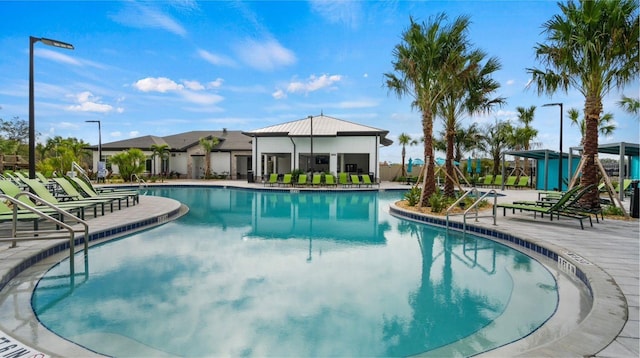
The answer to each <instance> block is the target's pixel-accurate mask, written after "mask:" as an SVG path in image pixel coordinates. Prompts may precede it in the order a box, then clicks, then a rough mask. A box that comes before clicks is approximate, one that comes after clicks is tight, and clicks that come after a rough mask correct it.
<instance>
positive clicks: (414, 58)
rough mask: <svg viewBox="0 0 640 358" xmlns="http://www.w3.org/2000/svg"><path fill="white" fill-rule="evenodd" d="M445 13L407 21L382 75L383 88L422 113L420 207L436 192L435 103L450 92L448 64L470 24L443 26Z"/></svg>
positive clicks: (460, 22) (465, 20)
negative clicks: (388, 68) (424, 168)
mask: <svg viewBox="0 0 640 358" xmlns="http://www.w3.org/2000/svg"><path fill="white" fill-rule="evenodd" d="M446 18H447V17H446V15H445V14H438V15H437V16H435V17H433V18H431V19H430V21H429V22H428V23H423V24H422V25H421V24H418V23H416V22H415V21H414V20H413V18H411V19H410V21H411V24H410V26H409V28H408V29H407V30H406V31H405V32H404V33H403V34H402V42H401V43H400V44H398V45H396V46H395V47H394V50H393V56H394V58H395V59H394V61H393V62H392V64H393V70H394V73H385V78H386V86H387V88H389V90H390V91H392V92H394V93H395V94H396V95H397V96H398V97H403V96H409V97H411V98H412V102H411V106H412V107H413V108H417V109H418V110H420V112H421V117H422V118H421V122H422V123H421V124H422V132H423V137H424V157H425V159H427V158H428V160H427V162H426V163H425V165H426V166H427V172H426V175H425V177H424V182H423V185H422V194H421V198H420V205H421V206H428V205H429V202H428V199H429V197H430V196H431V195H432V194H433V193H435V191H436V182H435V175H434V161H433V117H434V114H435V112H436V108H437V105H438V103H440V102H441V101H442V100H443V99H444V96H445V94H446V93H447V92H448V91H449V88H450V87H451V86H450V72H449V71H448V68H447V62H448V61H450V55H452V54H454V53H456V51H452V50H455V49H454V48H453V46H454V45H456V44H459V43H461V42H462V41H461V40H460V39H461V38H464V36H465V32H466V31H467V27H468V24H469V19H468V18H467V17H463V16H461V17H458V18H457V19H456V20H455V21H454V22H453V23H452V24H451V25H449V26H446V25H445V24H444V21H445V20H446Z"/></svg>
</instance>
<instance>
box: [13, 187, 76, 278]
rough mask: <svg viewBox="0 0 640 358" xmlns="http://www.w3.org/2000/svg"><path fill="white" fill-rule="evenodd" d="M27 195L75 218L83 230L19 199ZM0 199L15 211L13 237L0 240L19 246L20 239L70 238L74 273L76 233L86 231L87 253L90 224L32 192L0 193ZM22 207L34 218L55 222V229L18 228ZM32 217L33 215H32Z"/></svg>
mask: <svg viewBox="0 0 640 358" xmlns="http://www.w3.org/2000/svg"><path fill="white" fill-rule="evenodd" d="M23 195H26V196H27V197H29V198H31V199H32V200H35V201H37V202H39V203H41V204H42V205H44V206H47V207H48V208H51V209H53V211H54V212H55V213H56V214H58V215H60V216H61V218H62V217H66V218H69V219H71V220H73V221H74V222H75V223H78V224H81V225H82V226H83V228H82V229H81V230H79V229H78V228H74V227H73V226H71V225H69V224H68V223H65V222H63V221H62V220H58V219H56V218H54V217H53V216H51V215H48V214H46V213H44V212H42V211H41V210H39V209H37V208H35V207H33V206H30V205H27V204H26V203H24V202H22V201H20V200H19V197H20V196H23ZM0 200H2V201H4V202H8V203H11V206H12V211H13V218H12V220H11V222H12V225H11V237H9V238H3V237H0V242H11V247H12V248H13V247H16V246H17V242H18V241H31V240H57V239H68V240H69V270H70V273H71V275H73V274H74V272H75V269H74V259H73V257H74V254H75V241H76V233H77V232H82V233H84V238H83V241H84V252H85V254H86V253H87V250H88V245H89V244H88V237H89V224H87V222H86V221H84V220H82V219H80V218H78V217H77V216H75V215H73V214H71V213H69V212H67V211H64V210H62V209H61V208H59V207H57V206H55V205H53V204H51V203H48V202H46V201H44V200H42V199H41V198H40V197H38V196H36V195H34V194H32V193H30V192H21V193H20V194H18V195H16V197H15V198H14V197H11V196H9V195H6V194H0ZM20 209H24V210H26V211H27V212H28V213H27V214H35V215H36V217H33V219H34V220H39V219H42V220H45V221H49V222H51V223H53V224H55V227H56V228H55V229H46V230H45V229H36V228H34V230H24V229H19V228H18V221H19V220H18V219H19V216H20V215H23V213H24V211H23V212H22V213H20V214H19V213H18V210H20ZM30 218H31V217H30Z"/></svg>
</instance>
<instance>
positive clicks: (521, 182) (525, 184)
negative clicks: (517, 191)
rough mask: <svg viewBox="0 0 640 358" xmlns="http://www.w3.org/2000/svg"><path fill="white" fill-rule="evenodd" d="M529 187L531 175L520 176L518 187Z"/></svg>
mask: <svg viewBox="0 0 640 358" xmlns="http://www.w3.org/2000/svg"><path fill="white" fill-rule="evenodd" d="M527 187H529V177H528V176H521V177H520V178H518V182H517V183H516V188H527Z"/></svg>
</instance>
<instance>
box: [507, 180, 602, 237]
mask: <svg viewBox="0 0 640 358" xmlns="http://www.w3.org/2000/svg"><path fill="white" fill-rule="evenodd" d="M579 190H580V186H575V187H574V188H572V189H571V190H569V191H567V192H566V193H565V194H564V195H563V196H562V197H561V198H560V199H559V200H558V201H556V202H554V203H552V204H551V205H534V204H526V203H512V204H507V203H503V204H498V205H496V206H497V207H498V208H502V210H503V211H502V215H503V216H506V215H507V209H512V211H513V213H514V214H515V211H516V210H520V211H521V212H522V211H531V212H533V213H534V218H535V217H536V214H538V213H539V214H540V215H541V217H544V214H549V216H550V217H551V221H553V216H554V215H555V216H558V217H560V216H564V217H568V218H573V219H578V220H579V221H580V228H581V229H583V230H584V225H583V223H582V220H583V219H589V223H590V224H591V226H593V222H592V221H591V216H590V215H586V214H584V213H580V212H576V211H573V210H571V209H568V207H567V205H568V203H569V201H570V200H572V198H573V196H574V194H576V193H577V192H578V191H579ZM578 199H579V198H578Z"/></svg>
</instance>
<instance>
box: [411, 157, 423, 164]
mask: <svg viewBox="0 0 640 358" xmlns="http://www.w3.org/2000/svg"><path fill="white" fill-rule="evenodd" d="M413 165H424V160H422V159H419V158H416V159H414V160H413Z"/></svg>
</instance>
